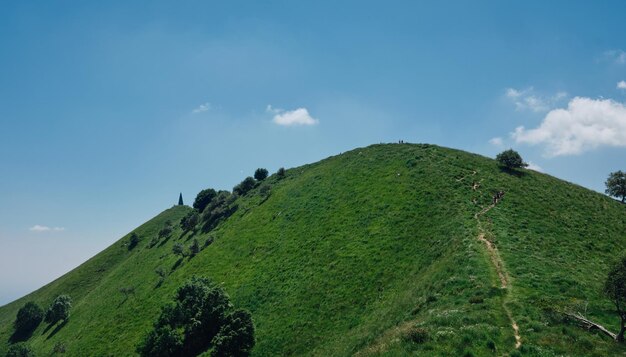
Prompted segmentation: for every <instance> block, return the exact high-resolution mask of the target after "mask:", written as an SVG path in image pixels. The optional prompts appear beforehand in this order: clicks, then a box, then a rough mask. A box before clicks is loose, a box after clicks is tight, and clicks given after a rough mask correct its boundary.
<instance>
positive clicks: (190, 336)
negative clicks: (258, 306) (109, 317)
mask: <svg viewBox="0 0 626 357" xmlns="http://www.w3.org/2000/svg"><path fill="white" fill-rule="evenodd" d="M231 309H232V305H231V304H230V301H229V298H228V295H226V293H225V292H224V291H223V290H222V288H220V287H219V286H217V285H215V284H213V283H212V282H211V281H210V280H208V279H206V278H198V277H193V278H191V279H189V280H187V281H186V282H185V283H184V284H183V285H182V286H181V287H179V288H178V289H177V290H176V295H175V300H174V304H169V305H166V306H164V307H163V309H162V310H161V314H160V316H159V317H158V319H157V320H156V322H155V323H154V329H153V330H152V331H151V332H150V333H149V334H148V335H146V336H145V337H144V339H143V341H142V342H141V344H140V345H139V346H138V348H137V352H139V354H140V355H142V356H177V355H178V356H196V355H198V354H200V353H202V352H204V351H206V350H208V349H209V348H210V347H211V341H213V340H214V337H215V336H216V335H217V334H218V332H221V330H222V328H223V326H224V325H225V323H226V322H229V323H230V325H231V326H232V327H230V328H228V329H226V330H225V331H239V330H241V328H240V327H238V326H240V325H244V324H242V323H241V322H240V321H247V320H245V318H244V317H241V316H240V315H239V314H238V315H233V316H232V317H231V318H230V319H229V318H227V317H228V316H231V315H227V312H228V311H229V310H231ZM235 317H238V319H235ZM248 320H249V321H250V324H251V318H249V314H248ZM252 333H253V331H252ZM230 335H235V336H237V335H236V334H234V333H230ZM237 341H243V342H245V340H244V339H239V340H237ZM252 341H254V338H253V337H252ZM252 343H254V342H252ZM248 345H249V343H247V344H246V345H245V346H248ZM250 348H251V347H250ZM161 351H164V352H161Z"/></svg>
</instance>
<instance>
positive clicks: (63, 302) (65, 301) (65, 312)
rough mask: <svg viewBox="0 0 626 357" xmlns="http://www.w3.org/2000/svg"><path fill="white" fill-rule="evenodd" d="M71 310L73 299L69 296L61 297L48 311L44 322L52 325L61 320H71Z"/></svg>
mask: <svg viewBox="0 0 626 357" xmlns="http://www.w3.org/2000/svg"><path fill="white" fill-rule="evenodd" d="M71 308H72V299H71V298H70V297H69V296H68V295H59V296H57V297H56V299H54V301H53V302H52V304H51V305H50V307H49V308H48V311H46V316H45V318H44V321H45V322H47V323H49V324H51V325H53V324H55V323H57V322H59V321H61V320H63V321H67V320H68V319H69V318H70V309H71Z"/></svg>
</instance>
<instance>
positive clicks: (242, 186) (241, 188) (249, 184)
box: [233, 176, 256, 196]
mask: <svg viewBox="0 0 626 357" xmlns="http://www.w3.org/2000/svg"><path fill="white" fill-rule="evenodd" d="M255 186H256V180H255V179H254V178H252V177H250V176H248V177H246V178H245V179H243V181H241V183H239V184H238V185H237V186H235V187H233V193H235V194H236V195H238V196H243V195H245V194H246V193H248V192H249V191H250V190H252V189H253V188H254V187H255Z"/></svg>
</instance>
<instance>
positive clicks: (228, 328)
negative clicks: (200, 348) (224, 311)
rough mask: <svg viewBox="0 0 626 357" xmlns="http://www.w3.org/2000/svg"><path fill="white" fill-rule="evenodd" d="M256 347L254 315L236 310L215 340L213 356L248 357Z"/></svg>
mask: <svg viewBox="0 0 626 357" xmlns="http://www.w3.org/2000/svg"><path fill="white" fill-rule="evenodd" d="M253 347H254V324H253V322H252V315H250V313H249V312H248V311H245V310H236V311H234V312H232V313H231V314H229V315H228V316H226V319H225V321H224V324H223V325H222V327H221V328H220V331H219V332H218V333H217V335H216V336H215V338H213V352H212V354H211V355H212V356H216V357H217V356H219V357H229V356H248V355H249V354H250V352H251V351H252V348H253Z"/></svg>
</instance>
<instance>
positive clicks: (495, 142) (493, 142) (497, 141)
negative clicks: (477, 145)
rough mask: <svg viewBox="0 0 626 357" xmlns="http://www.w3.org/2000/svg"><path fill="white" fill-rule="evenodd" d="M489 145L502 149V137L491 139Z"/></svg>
mask: <svg viewBox="0 0 626 357" xmlns="http://www.w3.org/2000/svg"><path fill="white" fill-rule="evenodd" d="M489 144H491V145H493V146H497V147H502V146H503V145H504V141H503V140H502V138H500V137H497V138H491V139H489Z"/></svg>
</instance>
